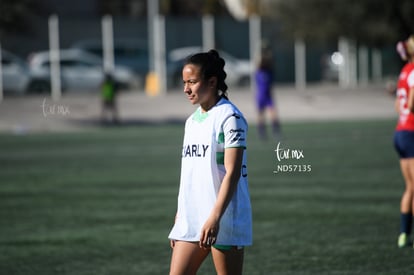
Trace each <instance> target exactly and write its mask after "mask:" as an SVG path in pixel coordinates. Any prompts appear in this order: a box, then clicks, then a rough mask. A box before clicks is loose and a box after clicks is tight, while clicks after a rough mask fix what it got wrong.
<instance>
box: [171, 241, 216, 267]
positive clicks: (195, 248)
mask: <svg viewBox="0 0 414 275" xmlns="http://www.w3.org/2000/svg"><path fill="white" fill-rule="evenodd" d="M171 246H172V247H173V253H172V256H171V265H170V275H195V274H196V273H197V270H198V269H199V268H200V266H201V264H202V263H203V261H204V259H205V258H206V257H207V255H208V254H209V253H210V250H207V249H203V248H200V246H199V244H198V242H183V241H174V242H173V244H172V245H171Z"/></svg>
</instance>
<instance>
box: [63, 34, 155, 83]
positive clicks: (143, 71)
mask: <svg viewBox="0 0 414 275" xmlns="http://www.w3.org/2000/svg"><path fill="white" fill-rule="evenodd" d="M71 48H75V49H81V50H84V51H87V52H89V53H92V54H95V55H97V56H99V57H101V58H103V45H102V41H101V40H99V39H86V40H80V41H78V42H76V43H74V44H73V45H72V46H71ZM114 59H115V60H114V62H115V65H118V66H123V67H127V68H129V69H131V70H132V71H133V72H134V73H135V74H136V76H137V77H138V78H139V80H140V82H141V83H144V79H145V77H146V75H147V73H148V70H149V55H148V43H147V42H146V41H144V40H139V39H130V38H116V39H115V40H114Z"/></svg>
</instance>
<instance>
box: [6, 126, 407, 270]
mask: <svg viewBox="0 0 414 275" xmlns="http://www.w3.org/2000/svg"><path fill="white" fill-rule="evenodd" d="M394 123H395V122H394V121H392V120H381V121H360V122H356V121H353V122H350V121H348V122H346V121H343V122H312V123H287V124H284V125H283V128H282V129H283V134H284V136H283V140H281V142H280V143H277V142H274V141H266V142H261V141H260V140H258V139H257V135H256V132H255V130H256V129H255V127H254V126H251V127H250V132H249V140H248V175H249V184H250V192H251V198H252V207H253V220H254V227H253V228H254V245H253V246H252V247H248V248H246V254H245V265H244V274H398V275H401V274H410V272H412V270H413V268H414V262H413V260H412V259H413V254H414V250H413V249H409V248H407V249H397V246H396V240H397V239H396V238H397V235H398V227H399V199H400V195H401V192H402V190H403V181H402V177H401V175H400V171H399V166H398V158H397V155H396V153H395V152H394V149H393V145H392V135H393V128H394ZM183 127H184V125H183V124H179V125H145V126H136V127H125V128H122V127H119V128H108V129H101V130H90V131H87V132H79V133H65V134H57V133H55V134H30V135H21V136H19V135H11V134H10V135H9V134H0V165H1V169H0V274H7V275H9V274H42V275H48V274H77V275H82V274H100V275H102V274H167V273H168V269H169V261H170V253H171V251H170V248H169V242H168V240H167V235H168V232H169V230H170V228H171V226H172V223H173V221H174V215H175V210H176V199H177V193H178V183H179V171H180V155H181V149H182V148H181V143H182V135H183ZM275 150H276V151H275ZM199 274H214V269H213V265H212V262H211V259H210V258H209V259H208V260H207V261H206V262H205V263H204V265H203V266H202V268H201V270H200V272H199Z"/></svg>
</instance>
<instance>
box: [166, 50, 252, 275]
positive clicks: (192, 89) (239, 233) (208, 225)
mask: <svg viewBox="0 0 414 275" xmlns="http://www.w3.org/2000/svg"><path fill="white" fill-rule="evenodd" d="M224 64H225V61H224V60H223V58H221V57H220V56H219V54H218V53H217V51H215V50H210V51H209V52H205V53H197V54H194V55H192V56H190V57H189V58H188V59H187V60H186V62H185V65H184V67H183V72H182V74H183V82H184V93H185V95H186V96H187V98H188V100H189V101H190V103H192V104H198V105H199V107H198V108H197V109H196V111H195V112H194V113H193V114H192V115H191V116H190V117H189V118H188V119H187V121H186V123H185V133H184V143H183V150H182V159H181V179H180V189H179V194H178V209H177V214H176V218H175V224H174V226H173V228H172V230H171V232H170V234H169V239H170V244H171V247H172V249H173V252H172V257H171V266H170V274H174V275H175V274H196V272H197V270H198V269H199V267H200V266H201V264H202V262H203V261H204V259H205V258H206V257H207V256H208V254H209V253H210V252H211V254H212V257H213V262H214V266H215V269H216V271H217V274H241V273H242V267H243V255H244V247H245V246H248V245H251V243H252V217H251V206H250V196H249V190H248V183H247V168H246V137H247V122H246V120H245V119H244V117H243V114H242V113H241V112H240V111H239V110H238V109H237V107H236V106H235V105H233V104H232V103H231V102H230V101H229V100H228V98H227V93H226V91H227V85H226V84H225V82H224V80H225V78H226V73H225V71H224Z"/></svg>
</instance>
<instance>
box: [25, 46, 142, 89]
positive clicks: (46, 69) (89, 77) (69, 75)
mask: <svg viewBox="0 0 414 275" xmlns="http://www.w3.org/2000/svg"><path fill="white" fill-rule="evenodd" d="M59 59H60V62H59V64H60V75H61V85H62V90H91V91H92V90H97V89H99V88H100V86H101V84H102V82H103V80H104V71H103V62H102V59H101V58H100V57H98V56H95V55H93V54H90V53H87V52H84V51H82V50H78V49H68V50H60V51H59ZM29 65H30V70H31V75H32V78H33V80H34V81H36V82H37V83H42V82H43V83H44V87H45V88H47V87H50V54H49V51H44V52H38V53H34V54H32V55H30V58H29ZM112 74H113V78H114V79H115V81H116V82H117V84H119V85H120V86H121V87H122V88H130V87H135V86H136V85H137V84H136V79H135V77H134V74H133V72H132V71H131V70H129V69H127V68H125V67H120V66H115V68H114V70H113V72H112Z"/></svg>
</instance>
